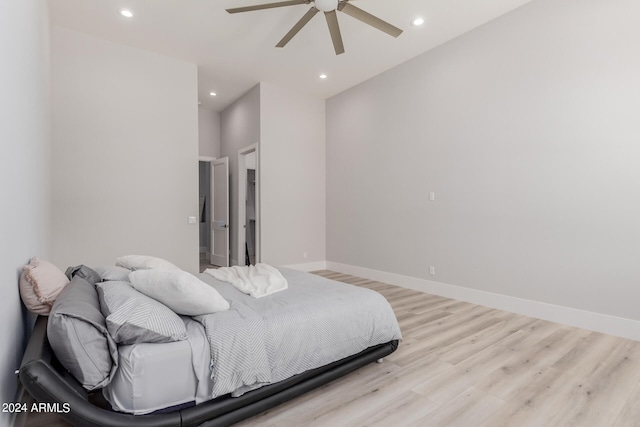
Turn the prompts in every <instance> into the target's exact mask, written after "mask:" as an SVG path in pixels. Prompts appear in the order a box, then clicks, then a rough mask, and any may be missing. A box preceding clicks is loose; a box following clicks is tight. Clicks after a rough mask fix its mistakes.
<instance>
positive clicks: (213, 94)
mask: <svg viewBox="0 0 640 427" xmlns="http://www.w3.org/2000/svg"><path fill="white" fill-rule="evenodd" d="M209 95H211V96H218V94H217V93H215V92H209Z"/></svg>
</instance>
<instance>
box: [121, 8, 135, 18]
mask: <svg viewBox="0 0 640 427" xmlns="http://www.w3.org/2000/svg"><path fill="white" fill-rule="evenodd" d="M120 15H122V16H125V17H127V18H133V12H131V11H130V10H127V9H122V10H121V11H120Z"/></svg>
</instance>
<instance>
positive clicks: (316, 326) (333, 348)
mask: <svg viewBox="0 0 640 427" xmlns="http://www.w3.org/2000/svg"><path fill="white" fill-rule="evenodd" d="M279 270H280V271H281V272H282V274H283V275H284V276H285V278H287V280H288V282H289V289H288V290H287V291H284V292H278V293H275V294H273V295H271V296H270V297H265V298H260V299H256V298H253V297H250V296H248V295H245V294H243V293H241V292H239V291H238V290H237V289H235V288H234V287H233V286H231V285H230V284H227V283H223V282H219V281H217V280H216V279H214V278H213V277H211V276H209V275H207V274H201V275H200V276H199V278H200V279H201V280H203V281H204V282H206V283H208V284H210V285H212V286H214V287H215V288H216V289H217V290H218V291H219V292H220V293H221V295H222V296H223V297H225V299H227V301H229V303H230V305H231V308H230V309H229V310H228V311H224V312H220V313H215V314H211V315H205V316H196V317H194V318H191V317H187V316H181V318H182V320H183V321H184V323H185V327H186V329H187V335H188V339H186V340H184V341H178V342H172V343H163V344H135V345H128V346H120V347H119V367H118V369H117V372H116V374H115V376H114V378H113V380H112V381H111V383H110V384H109V385H108V386H107V387H105V388H104V389H103V394H104V396H105V398H106V399H107V400H108V401H109V403H111V405H112V407H113V409H114V410H116V411H120V412H127V413H132V414H136V415H141V414H148V413H151V412H154V411H158V410H162V409H166V408H170V407H172V406H178V405H183V404H186V403H195V404H199V403H202V402H204V401H207V400H211V399H213V398H216V397H219V396H223V395H227V394H231V395H232V396H234V397H236V396H240V395H242V394H243V393H245V392H247V391H250V390H253V389H255V388H259V387H261V386H264V385H266V384H272V383H275V382H279V381H283V380H285V379H287V378H290V377H292V376H294V375H297V374H301V373H303V372H306V371H310V370H313V369H316V368H319V367H321V366H325V365H328V364H330V363H333V362H336V361H338V360H341V359H343V358H345V357H348V356H351V355H354V354H358V353H360V352H361V351H363V350H365V349H366V348H370V347H374V346H376V345H379V344H382V343H387V342H391V341H394V340H398V339H400V338H401V334H400V329H399V327H398V323H397V320H396V318H395V315H394V313H393V310H392V309H391V307H390V306H389V303H388V302H387V301H386V300H385V299H384V297H382V295H380V294H378V293H377V292H373V291H371V290H369V289H363V288H359V287H356V286H351V285H347V284H344V283H339V282H335V281H332V280H328V279H325V278H322V277H319V276H315V275H311V274H308V273H303V272H299V271H295V270H290V269H284V268H280V269H279ZM238 355H242V357H238ZM212 368H213V369H212Z"/></svg>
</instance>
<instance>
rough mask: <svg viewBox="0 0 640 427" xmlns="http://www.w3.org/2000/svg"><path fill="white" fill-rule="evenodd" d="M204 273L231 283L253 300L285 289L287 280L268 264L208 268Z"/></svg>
mask: <svg viewBox="0 0 640 427" xmlns="http://www.w3.org/2000/svg"><path fill="white" fill-rule="evenodd" d="M204 272H205V273H207V274H209V275H211V276H213V277H215V278H216V279H218V280H220V281H222V282H227V283H231V284H232V285H233V286H235V287H236V288H237V289H238V290H239V291H240V292H242V293H245V294H247V295H251V296H252V297H254V298H262V297H266V296H267V295H271V294H273V293H275V292H279V291H284V290H285V289H287V287H288V284H287V279H285V278H284V277H283V276H282V273H280V272H279V271H278V270H277V269H276V268H275V267H272V266H270V265H268V264H256V265H247V266H242V267H240V266H234V267H223V268H218V269H215V268H209V269H207V270H205V271H204Z"/></svg>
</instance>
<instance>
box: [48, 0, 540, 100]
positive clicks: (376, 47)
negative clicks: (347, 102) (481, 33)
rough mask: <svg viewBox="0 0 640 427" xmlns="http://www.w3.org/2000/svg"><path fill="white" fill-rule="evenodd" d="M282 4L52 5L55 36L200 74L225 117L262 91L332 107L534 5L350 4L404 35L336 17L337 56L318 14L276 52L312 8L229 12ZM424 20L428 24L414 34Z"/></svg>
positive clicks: (202, 90) (112, 0)
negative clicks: (118, 47)
mask: <svg viewBox="0 0 640 427" xmlns="http://www.w3.org/2000/svg"><path fill="white" fill-rule="evenodd" d="M275 1H278V0H49V5H50V6H49V7H50V11H51V19H52V23H53V25H54V26H60V27H65V28H69V29H73V30H76V31H80V32H83V33H86V34H90V35H94V36H97V37H100V38H104V39H108V40H112V41H115V42H118V43H122V44H126V45H130V46H134V47H138V48H142V49H145V50H148V51H152V52H156V53H159V54H163V55H166V56H171V57H174V58H179V59H182V60H185V61H188V62H192V63H195V64H197V65H198V96H199V101H200V102H201V103H202V106H203V107H205V108H208V109H210V110H213V111H221V110H223V109H224V108H226V107H227V106H228V105H229V104H231V103H232V102H233V101H234V100H236V99H237V98H239V97H240V96H241V95H242V94H244V93H245V92H247V91H248V90H249V89H251V88H252V87H253V86H255V85H256V84H257V83H259V82H268V83H271V84H274V85H277V86H282V87H286V88H290V89H292V90H296V91H301V92H304V93H307V94H310V95H313V96H318V97H321V98H323V99H324V98H328V97H331V96H333V95H335V94H337V93H340V92H342V91H344V90H345V89H348V88H349V87H352V86H354V85H356V84H358V83H360V82H362V81H365V80H367V79H369V78H371V77H373V76H375V75H377V74H380V73H381V72H383V71H385V70H387V69H389V68H392V67H394V66H396V65H398V64H400V63H402V62H405V61H407V60H408V59H410V58H413V57H415V56H417V55H419V54H421V53H423V52H425V51H427V50H429V49H432V48H434V47H436V46H438V45H440V44H442V43H444V42H446V41H448V40H451V39H452V38H455V37H457V36H459V35H460V34H463V33H465V32H467V31H469V30H471V29H473V28H475V27H478V26H479V25H482V24H484V23H485V22H487V21H490V20H492V19H494V18H496V17H498V16H500V15H503V14H505V13H507V12H509V11H511V10H513V9H515V8H517V7H519V6H521V5H523V4H525V3H528V2H529V1H530V0H483V1H478V0H351V1H352V2H353V4H354V5H355V6H357V7H359V8H361V9H363V10H365V11H367V12H369V13H371V14H373V15H375V16H377V17H379V18H381V19H383V20H385V21H387V22H389V23H391V24H393V25H395V26H397V27H400V28H401V29H403V30H404V32H403V33H402V34H401V35H400V36H399V37H398V38H397V39H396V38H393V37H391V36H389V35H387V34H385V33H383V32H381V31H378V30H376V29H375V28H373V27H370V26H368V25H366V24H364V23H362V22H360V21H358V20H356V19H354V18H352V17H350V16H348V15H346V14H344V13H340V12H339V13H338V19H339V24H340V29H341V32H342V38H343V41H344V46H345V49H346V52H345V53H344V54H342V55H339V56H336V55H335V52H334V50H333V45H332V43H331V38H330V35H329V30H328V29H327V24H326V21H325V20H324V19H323V17H322V16H321V15H320V14H318V15H316V16H315V17H314V18H313V19H312V20H311V22H309V24H307V25H306V26H305V27H304V28H303V29H302V30H301V31H300V32H299V33H298V35H296V36H295V37H294V38H293V40H292V41H291V42H289V44H288V45H287V46H285V47H284V48H276V47H274V46H275V45H276V43H278V41H279V40H280V39H281V38H282V37H283V36H284V35H285V34H286V33H287V32H288V31H289V29H290V28H291V27H292V26H293V25H294V24H295V23H296V22H297V21H298V20H299V19H300V18H301V17H302V15H304V14H305V12H306V11H307V10H308V9H309V8H310V6H309V5H295V6H288V7H281V8H274V9H266V10H260V11H253V12H246V13H237V14H233V15H232V14H228V13H227V12H226V11H225V9H226V8H231V7H242V6H249V5H255V4H260V3H271V2H275ZM122 9H128V10H130V11H132V12H133V13H134V16H133V17H132V18H125V17H123V16H122V15H120V13H119V12H120V10H122ZM418 16H420V17H423V18H424V19H425V24H424V25H422V26H420V27H413V26H411V24H410V22H411V20H412V19H414V18H415V17H418ZM321 73H324V74H326V75H327V76H328V77H327V78H326V79H324V80H322V79H320V78H319V75H320V74H321ZM212 91H214V92H215V93H216V94H217V96H215V97H212V96H210V95H209V92H212Z"/></svg>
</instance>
